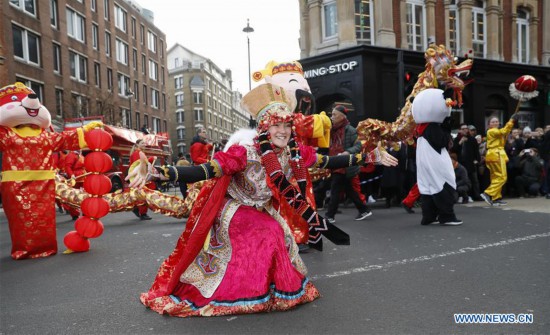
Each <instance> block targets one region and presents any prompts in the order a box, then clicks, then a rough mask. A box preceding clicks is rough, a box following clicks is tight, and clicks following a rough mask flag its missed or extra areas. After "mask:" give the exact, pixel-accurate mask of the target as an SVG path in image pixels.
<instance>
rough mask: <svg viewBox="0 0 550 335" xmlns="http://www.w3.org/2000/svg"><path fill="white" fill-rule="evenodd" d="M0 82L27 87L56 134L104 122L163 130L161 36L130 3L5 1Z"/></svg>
mask: <svg viewBox="0 0 550 335" xmlns="http://www.w3.org/2000/svg"><path fill="white" fill-rule="evenodd" d="M1 6H2V7H1V8H2V13H3V15H2V18H3V20H2V23H1V28H0V29H1V31H0V33H1V35H2V38H1V40H0V49H1V54H0V56H1V57H2V61H0V73H1V74H2V76H1V80H2V82H1V83H0V84H1V85H2V86H3V85H7V84H11V83H14V82H16V81H20V82H23V83H25V84H26V85H27V86H29V87H31V88H32V89H33V90H34V91H35V92H36V93H37V94H38V96H39V97H40V99H41V101H42V103H43V104H44V105H45V106H46V107H47V108H48V109H49V110H50V113H51V114H52V123H53V125H54V127H55V128H57V129H61V127H62V125H63V121H64V120H65V119H69V118H77V117H87V116H97V115H101V116H103V117H104V119H105V121H106V122H107V123H109V124H114V125H119V126H123V127H127V128H130V129H140V128H141V127H147V128H149V129H150V131H153V132H156V133H160V132H166V131H167V129H168V114H167V103H168V102H167V96H166V79H167V70H166V57H165V56H166V55H165V50H166V45H165V41H166V37H165V34H164V33H163V32H162V31H160V30H159V29H158V28H157V27H156V26H155V25H154V21H153V13H152V12H151V11H149V10H147V9H145V8H141V7H140V6H139V5H138V4H137V3H135V2H133V1H131V0H87V1H84V0H40V1H38V0H10V1H2V3H1Z"/></svg>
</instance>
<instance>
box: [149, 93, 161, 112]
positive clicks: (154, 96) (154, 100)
mask: <svg viewBox="0 0 550 335" xmlns="http://www.w3.org/2000/svg"><path fill="white" fill-rule="evenodd" d="M159 103H160V92H159V91H158V90H157V89H154V88H151V107H152V108H155V109H159Z"/></svg>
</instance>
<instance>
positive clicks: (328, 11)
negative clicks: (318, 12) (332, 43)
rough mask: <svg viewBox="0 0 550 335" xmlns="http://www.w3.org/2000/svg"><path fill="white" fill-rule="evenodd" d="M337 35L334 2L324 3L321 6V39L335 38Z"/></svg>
mask: <svg viewBox="0 0 550 335" xmlns="http://www.w3.org/2000/svg"><path fill="white" fill-rule="evenodd" d="M337 34H338V18H337V11H336V1H332V0H331V1H325V3H324V4H323V38H325V39H330V38H336V35H337Z"/></svg>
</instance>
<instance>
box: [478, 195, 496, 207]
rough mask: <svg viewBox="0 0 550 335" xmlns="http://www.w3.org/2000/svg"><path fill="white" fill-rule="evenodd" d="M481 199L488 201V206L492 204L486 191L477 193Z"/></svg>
mask: <svg viewBox="0 0 550 335" xmlns="http://www.w3.org/2000/svg"><path fill="white" fill-rule="evenodd" d="M479 196H480V197H481V199H483V200H484V201H485V202H486V203H488V204H489V205H490V206H493V200H492V199H491V196H490V195H488V194H487V193H485V192H483V193H481V194H480V195H479Z"/></svg>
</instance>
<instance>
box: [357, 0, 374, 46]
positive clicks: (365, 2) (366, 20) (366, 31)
mask: <svg viewBox="0 0 550 335" xmlns="http://www.w3.org/2000/svg"><path fill="white" fill-rule="evenodd" d="M372 3H373V1H372V0H355V38H356V39H357V42H358V43H359V44H368V45H374V29H373V27H374V22H373V20H374V16H373V4H372Z"/></svg>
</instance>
